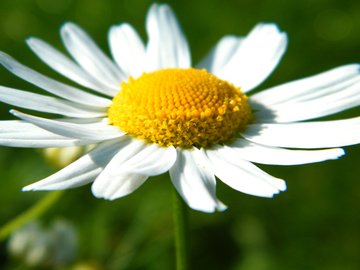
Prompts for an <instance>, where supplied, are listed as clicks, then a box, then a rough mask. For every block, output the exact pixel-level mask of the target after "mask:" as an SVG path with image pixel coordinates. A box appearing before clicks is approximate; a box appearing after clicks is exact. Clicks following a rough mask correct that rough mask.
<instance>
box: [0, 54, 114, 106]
mask: <svg viewBox="0 0 360 270" xmlns="http://www.w3.org/2000/svg"><path fill="white" fill-rule="evenodd" d="M0 64H2V65H3V66H4V67H5V68H6V69H7V70H9V71H10V72H11V73H13V74H14V75H16V76H18V77H20V78H21V79H23V80H25V81H28V82H30V83H32V84H34V85H36V86H38V87H40V88H42V89H44V90H46V91H47V92H49V93H52V94H54V95H57V96H59V97H62V98H65V99H68V100H70V101H73V102H76V103H80V104H84V105H90V106H94V107H106V106H108V105H109V104H110V103H111V101H110V100H108V99H106V98H102V97H98V96H95V95H93V94H89V93H87V92H84V91H82V90H80V89H78V88H75V87H72V86H69V85H66V84H63V83H60V82H58V81H55V80H53V79H51V78H49V77H46V76H44V75H42V74H40V73H38V72H36V71H35V70H32V69H30V68H28V67H26V66H24V65H22V64H20V63H19V62H18V61H16V60H15V59H13V58H12V57H11V56H9V55H7V54H5V53H3V52H0Z"/></svg>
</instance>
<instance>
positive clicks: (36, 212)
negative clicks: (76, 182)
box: [0, 190, 64, 241]
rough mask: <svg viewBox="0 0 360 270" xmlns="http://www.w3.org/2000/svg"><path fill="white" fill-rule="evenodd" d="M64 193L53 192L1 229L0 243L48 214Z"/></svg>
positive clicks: (61, 191)
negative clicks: (30, 222) (44, 214)
mask: <svg viewBox="0 0 360 270" xmlns="http://www.w3.org/2000/svg"><path fill="white" fill-rule="evenodd" d="M63 193H64V191H63V190H60V191H53V192H49V193H48V194H46V195H45V196H44V197H43V198H42V199H41V200H40V201H39V202H37V203H36V204H35V205H33V206H32V207H31V208H29V209H28V210H26V211H25V212H24V213H22V214H20V215H19V216H17V217H16V218H15V219H13V220H11V221H10V222H8V223H7V224H5V225H4V226H1V227H0V241H2V240H5V239H6V238H7V237H8V236H9V235H10V234H11V233H13V232H14V231H16V230H17V229H19V228H20V227H21V226H23V225H25V224H26V223H28V222H29V221H31V220H34V219H35V218H37V217H39V216H41V215H42V214H43V213H45V212H46V210H48V209H49V208H50V207H51V206H52V205H53V204H54V203H55V202H56V201H57V200H58V199H59V198H60V197H61V195H62V194H63Z"/></svg>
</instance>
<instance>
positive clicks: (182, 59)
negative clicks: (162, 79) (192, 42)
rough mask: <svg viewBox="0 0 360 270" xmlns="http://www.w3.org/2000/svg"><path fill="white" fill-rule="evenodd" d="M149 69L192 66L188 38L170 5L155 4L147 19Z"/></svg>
mask: <svg viewBox="0 0 360 270" xmlns="http://www.w3.org/2000/svg"><path fill="white" fill-rule="evenodd" d="M146 30H147V33H148V36H149V43H148V45H147V52H146V57H147V70H148V71H153V70H157V69H160V68H170V67H179V68H188V67H190V66H191V61H190V51H189V46H188V44H187V40H186V38H185V36H184V34H183V32H182V31H181V29H180V26H179V24H178V22H177V20H176V17H175V15H174V13H173V11H172V10H171V8H170V7H169V6H168V5H158V4H153V5H152V6H151V8H150V10H149V13H148V16H147V20H146Z"/></svg>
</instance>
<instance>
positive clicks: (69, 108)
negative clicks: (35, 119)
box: [0, 86, 106, 118]
mask: <svg viewBox="0 0 360 270" xmlns="http://www.w3.org/2000/svg"><path fill="white" fill-rule="evenodd" d="M0 101H1V102H4V103H7V104H11V105H13V106H17V107H21V108H25V109H30V110H34V111H39V112H47V113H56V114H60V115H64V116H70V117H81V118H89V117H101V116H104V115H106V110H105V109H99V108H96V109H95V108H91V109H92V110H90V108H89V107H88V106H84V105H80V104H76V103H73V102H71V101H67V100H62V99H58V98H53V97H49V96H43V95H39V94H35V93H30V92H27V91H22V90H17V89H13V88H8V87H4V86H0Z"/></svg>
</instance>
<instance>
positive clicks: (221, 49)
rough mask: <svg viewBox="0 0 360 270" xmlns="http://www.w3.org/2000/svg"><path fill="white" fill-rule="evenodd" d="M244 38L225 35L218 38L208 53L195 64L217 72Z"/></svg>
mask: <svg viewBox="0 0 360 270" xmlns="http://www.w3.org/2000/svg"><path fill="white" fill-rule="evenodd" d="M243 40H244V38H242V37H236V36H225V37H223V38H221V39H220V41H219V42H218V43H217V44H216V46H215V47H214V48H213V49H212V50H211V51H210V53H209V54H208V55H207V56H206V57H205V58H204V59H203V60H202V61H201V62H200V63H199V64H198V65H197V67H198V68H206V69H207V70H208V71H210V72H211V73H217V72H218V71H219V70H221V69H222V68H223V67H224V66H225V65H226V64H227V63H228V62H229V60H230V59H231V58H232V56H233V55H234V53H235V52H236V51H237V50H238V49H239V47H240V45H241V43H242V41H243Z"/></svg>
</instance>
